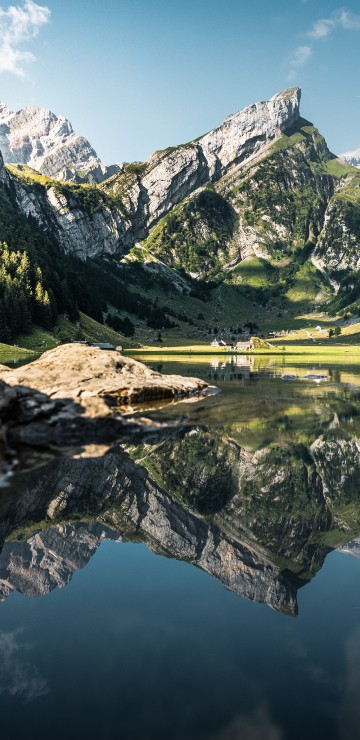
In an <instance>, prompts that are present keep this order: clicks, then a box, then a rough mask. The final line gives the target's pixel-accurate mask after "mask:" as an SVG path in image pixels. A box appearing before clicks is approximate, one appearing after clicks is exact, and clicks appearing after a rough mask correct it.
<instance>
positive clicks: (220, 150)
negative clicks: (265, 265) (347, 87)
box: [0, 88, 360, 300]
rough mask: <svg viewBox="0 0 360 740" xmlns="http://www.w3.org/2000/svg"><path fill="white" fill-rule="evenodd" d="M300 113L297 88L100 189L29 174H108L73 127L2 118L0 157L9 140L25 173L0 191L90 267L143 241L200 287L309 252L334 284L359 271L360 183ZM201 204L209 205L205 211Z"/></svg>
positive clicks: (9, 152)
mask: <svg viewBox="0 0 360 740" xmlns="http://www.w3.org/2000/svg"><path fill="white" fill-rule="evenodd" d="M299 103H300V90H299V89H298V88H293V89H290V90H287V91H284V92H283V93H279V94H278V95H275V96H274V97H273V98H271V100H269V101H266V102H262V103H257V104H255V105H252V106H249V107H247V108H245V109H243V110H241V111H239V112H238V113H235V114H233V115H231V116H228V118H226V119H225V121H223V122H222V123H221V124H220V125H219V126H217V127H216V128H215V129H213V130H212V131H210V132H209V133H208V134H206V135H205V136H202V137H200V138H199V139H196V140H194V141H191V142H189V143H188V144H185V145H181V146H176V147H169V148H168V149H165V150H163V151H159V152H155V154H154V155H153V156H152V157H151V158H150V159H149V160H148V161H147V162H145V163H142V164H141V163H140V164H139V163H137V164H131V165H127V166H124V167H123V168H122V169H121V171H119V172H117V173H116V174H114V175H113V176H112V177H109V178H108V179H107V180H106V181H105V182H102V183H101V184H100V185H99V186H97V187H90V186H82V185H75V184H74V183H68V184H66V183H60V182H58V181H57V180H56V179H44V178H43V179H41V178H39V177H38V176H37V175H36V173H32V172H31V170H28V169H27V168H25V169H24V168H23V170H22V169H21V167H22V165H21V162H22V161H26V162H27V163H28V164H30V165H31V166H32V167H35V168H37V169H40V170H41V171H42V172H45V173H46V174H47V175H49V177H50V176H51V177H57V178H59V177H60V175H61V177H63V179H70V180H71V179H73V180H74V177H73V176H72V175H71V173H70V174H69V173H66V172H65V170H66V168H67V167H68V168H70V164H69V162H70V160H71V158H72V160H73V161H75V160H76V162H77V164H76V167H78V166H79V167H80V166H83V162H82V157H83V159H84V161H85V159H87V161H91V162H92V163H93V164H91V167H95V169H96V167H98V166H100V165H98V164H96V161H95V160H96V155H95V153H94V152H93V150H92V149H91V147H90V145H89V144H88V142H85V143H84V141H83V140H82V139H81V137H77V136H76V135H75V134H74V132H73V131H72V129H71V125H70V124H69V122H68V121H66V119H62V118H61V117H60V118H57V117H56V116H55V117H54V115H53V114H51V113H50V112H49V111H44V110H43V109H25V111H21V112H20V113H19V114H13V113H12V112H11V111H10V112H9V111H8V109H6V108H4V107H3V109H2V112H1V110H0V120H3V123H2V124H1V126H0V147H1V136H3V150H4V155H5V161H7V160H8V159H9V157H11V158H12V159H14V158H15V159H16V158H17V161H18V162H20V164H18V166H17V167H13V168H12V169H11V172H7V171H5V170H4V168H3V167H2V166H1V163H0V183H2V185H3V189H6V190H7V191H9V192H10V193H11V197H12V199H13V202H15V204H16V208H18V209H19V211H20V212H21V213H22V214H25V215H27V216H32V217H33V218H35V219H36V221H37V222H38V224H39V225H40V226H41V228H43V229H45V230H46V231H47V233H50V234H51V235H52V236H53V237H54V238H55V239H56V240H57V242H58V244H59V246H60V248H62V249H63V250H64V251H65V252H66V253H69V254H73V255H76V256H78V257H80V258H81V259H86V258H87V257H96V256H101V255H107V254H110V255H116V256H118V257H121V256H126V255H127V254H128V253H129V251H130V250H131V248H132V247H133V246H134V244H135V243H137V242H139V241H144V240H145V241H144V246H145V254H149V251H151V252H152V253H154V254H155V256H156V257H159V259H160V260H161V261H162V262H163V263H164V264H165V265H166V266H168V267H175V268H176V269H177V268H179V267H180V268H182V269H185V270H186V271H187V272H188V273H190V274H191V275H192V276H195V277H199V278H202V277H206V276H209V275H210V276H212V275H214V274H215V275H216V273H217V272H219V271H228V270H232V269H233V268H234V267H235V266H237V264H238V263H240V262H242V261H243V260H244V259H246V258H247V257H250V256H254V255H255V256H256V257H260V258H265V259H267V260H269V259H272V258H274V257H281V258H287V257H288V256H290V257H291V255H293V253H294V252H296V251H298V252H299V251H301V250H304V249H305V252H306V255H308V256H309V255H310V254H311V258H312V259H313V262H314V264H315V265H316V266H317V267H319V268H320V270H321V271H322V272H326V273H328V275H330V279H331V281H332V282H333V283H334V282H336V276H334V273H336V272H339V271H340V272H344V271H345V272H349V271H357V270H358V268H359V257H358V254H359V245H360V230H359V223H360V220H359V219H360V211H359V173H358V171H357V170H356V169H353V170H351V168H350V167H349V165H348V164H347V163H346V162H345V161H344V160H337V159H336V158H335V157H334V156H333V155H331V153H330V152H329V150H328V148H327V146H326V142H325V140H324V139H323V137H322V136H321V135H320V134H319V132H318V131H317V129H316V128H315V127H314V126H313V125H312V124H310V123H309V122H307V121H304V120H303V119H301V118H300V113H299ZM1 116H2V119H1ZM4 127H5V128H4ZM9 127H10V128H11V127H12V128H11V131H10V128H9ZM27 128H28V129H29V130H30V131H31V132H32V133H31V136H29V137H28V139H29V140H28V139H27V138H26V136H25V138H24V136H23V134H24V131H25V130H27ZM8 129H9V130H8ZM1 131H2V134H1ZM11 132H12V133H11ZM22 137H23V138H22ZM36 137H37V138H36ZM35 140H36V141H37V142H38V143H37V144H36V146H35V144H34V142H35ZM24 142H25V143H24ZM44 142H45V143H44ZM11 147H12V148H11ZM15 155H16V156H15ZM94 157H95V159H94ZM60 159H62V161H63V169H62V170H61V168H60V164H59V162H60ZM89 166H90V165H89ZM71 167H72V165H71ZM64 168H65V169H64ZM79 171H80V170H78V169H77V170H76V172H77V173H79ZM89 171H90V170H89ZM69 172H70V171H69ZM59 173H60V174H59ZM107 174H109V173H107ZM76 177H77V178H78V176H77V175H76ZM75 179H76V178H75ZM78 179H79V178H78ZM80 179H81V178H80ZM98 179H99V178H96V177H94V181H98ZM209 193H210V194H211V193H212V194H213V198H212V199H211V197H210V195H209ZM214 194H215V195H216V196H217V202H215V200H214ZM200 197H203V199H204V198H205V199H206V198H207V204H205V206H204V203H202V205H201V207H200V208H199V203H200V200H199V199H200ZM169 214H171V223H169V220H168V215H169ZM176 221H177V226H178V228H177V229H176V228H174V222H175V227H176ZM153 227H156V228H153ZM149 232H150V233H149ZM306 250H307V251H306ZM308 256H307V258H308ZM240 280H241V279H240ZM319 296H320V298H319V300H320V299H321V295H320V292H319Z"/></svg>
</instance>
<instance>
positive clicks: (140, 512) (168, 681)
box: [0, 355, 360, 740]
mask: <svg viewBox="0 0 360 740" xmlns="http://www.w3.org/2000/svg"><path fill="white" fill-rule="evenodd" d="M137 359H140V360H143V361H145V362H149V364H150V365H151V366H152V367H153V368H155V369H158V370H160V371H161V372H163V373H178V374H182V375H191V376H197V377H201V378H204V379H205V380H206V381H207V382H208V383H209V384H210V385H212V386H216V387H217V389H219V390H218V391H214V392H212V393H210V394H209V395H207V396H206V397H205V398H202V399H190V400H184V401H181V402H178V403H169V404H165V403H163V404H160V403H159V404H153V405H152V406H150V407H149V406H146V407H144V408H141V409H129V410H128V411H129V413H131V414H133V415H134V414H135V415H139V416H146V417H147V418H150V419H151V420H153V421H156V422H157V423H158V424H157V427H156V429H155V430H152V429H150V430H149V432H148V433H146V434H145V435H144V437H143V438H142V439H140V440H137V441H136V443H135V442H132V441H131V440H130V442H127V443H126V444H120V443H119V444H117V445H114V446H113V447H112V448H111V449H109V450H104V451H103V453H102V454H101V451H99V450H92V449H89V450H86V452H84V454H81V455H78V456H76V457H72V458H70V457H61V458H59V459H58V460H56V461H52V462H50V463H47V464H44V465H43V466H42V467H40V468H38V469H36V470H32V471H31V472H30V473H26V474H22V475H18V476H14V478H13V479H12V482H11V485H10V486H9V487H6V488H3V489H1V491H0V536H1V547H2V550H1V554H0V602H1V603H0V708H1V726H2V737H3V738H4V740H19V738H24V737H35V738H37V740H48V738H51V740H60V738H61V739H63V738H67V740H95V738H103V739H104V740H118V739H120V738H121V739H124V740H304V739H305V738H306V739H307V740H322V738H324V739H326V740H356V739H357V738H359V736H360V735H359V732H360V730H359V728H360V710H359V692H360V590H359V579H360V537H359V535H360V466H359V451H360V365H357V364H356V363H350V362H349V363H348V364H346V363H345V362H344V364H341V363H339V362H336V363H333V364H331V363H330V362H328V363H319V362H317V361H316V359H315V358H314V359H313V360H311V364H303V363H301V362H300V361H298V360H297V359H296V358H294V359H292V360H291V359H290V358H286V360H285V359H284V358H281V357H277V358H271V357H256V356H250V355H249V356H245V355H234V356H231V355H228V356H226V357H225V356H221V357H216V356H214V355H212V356H210V357H209V356H204V357H201V356H199V357H191V356H184V357H176V358H174V357H171V356H170V357H166V358H164V357H163V356H162V357H156V356H154V355H152V356H151V358H149V357H146V356H143V357H141V356H139V357H138V358H137Z"/></svg>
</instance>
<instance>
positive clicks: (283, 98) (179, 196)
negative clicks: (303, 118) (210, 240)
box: [103, 88, 300, 238]
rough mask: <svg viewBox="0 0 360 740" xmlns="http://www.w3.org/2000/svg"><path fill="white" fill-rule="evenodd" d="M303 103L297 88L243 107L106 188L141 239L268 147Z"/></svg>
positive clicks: (121, 175) (297, 115) (154, 156)
mask: <svg viewBox="0 0 360 740" xmlns="http://www.w3.org/2000/svg"><path fill="white" fill-rule="evenodd" d="M299 105H300V90H299V88H293V89H291V90H287V91H285V92H283V93H279V94H278V95H275V96H274V97H273V98H271V100H269V101H267V102H264V103H257V104H255V105H251V106H249V107H247V108H244V109H243V110H241V111H239V112H238V113H235V114H233V115H231V116H228V118H226V119H225V121H223V123H221V124H220V125H219V126H217V127H216V128H215V129H213V130H212V131H210V132H209V133H208V134H206V135H205V136H202V137H200V138H199V139H197V140H196V141H193V142H189V143H188V144H185V145H183V146H177V147H170V148H169V149H165V150H164V151H161V152H156V153H155V154H154V155H153V156H152V157H151V158H150V160H149V161H148V162H146V163H145V164H144V165H141V166H140V168H139V169H138V170H136V169H134V168H132V169H131V168H127V169H125V171H124V173H121V174H120V175H118V176H116V177H114V178H113V180H110V181H109V182H107V183H106V184H104V186H103V187H104V190H105V191H106V192H110V193H112V194H113V195H115V196H119V197H123V198H124V201H125V204H126V205H127V209H128V212H129V213H130V212H131V213H132V214H133V217H134V220H135V228H136V231H137V234H138V238H139V237H140V236H141V233H142V232H143V234H145V232H146V231H147V230H148V229H149V228H150V227H151V225H152V224H154V223H155V222H156V221H158V220H159V218H161V216H163V215H164V214H165V213H168V212H169V211H170V210H171V209H172V208H173V207H174V206H175V205H176V204H177V203H180V202H181V201H182V200H183V199H184V198H186V197H187V196H188V195H190V194H191V193H192V192H194V191H195V190H196V189H197V188H199V187H201V186H202V185H205V184H206V183H213V182H216V181H218V180H219V179H220V178H222V177H223V176H224V175H225V174H226V173H227V172H229V171H230V170H232V169H233V168H235V167H236V166H238V165H239V164H242V163H245V162H246V161H248V160H250V159H251V157H253V156H255V155H257V154H258V153H259V152H261V151H263V150H264V149H266V147H267V146H268V145H269V143H271V142H272V141H274V140H275V139H277V138H279V137H280V136H281V134H282V132H283V131H285V130H286V129H289V128H290V127H291V126H292V125H293V124H294V123H295V122H296V121H297V120H298V118H299Z"/></svg>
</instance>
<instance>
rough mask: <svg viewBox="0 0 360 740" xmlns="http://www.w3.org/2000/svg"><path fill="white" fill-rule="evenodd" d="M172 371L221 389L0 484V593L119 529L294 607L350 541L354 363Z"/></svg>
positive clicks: (275, 604) (30, 586)
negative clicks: (147, 426) (156, 426)
mask: <svg viewBox="0 0 360 740" xmlns="http://www.w3.org/2000/svg"><path fill="white" fill-rule="evenodd" d="M153 364H154V365H155V367H157V368H158V364H157V363H153ZM160 369H161V370H162V371H164V370H165V371H168V372H173V371H174V367H173V365H172V363H171V362H167V363H164V362H163V363H161V368H160ZM175 371H176V372H183V373H184V374H185V373H188V374H191V375H194V374H198V375H202V376H203V377H205V379H209V380H210V381H211V382H212V383H216V384H217V385H219V386H220V387H221V389H222V393H221V394H219V395H216V396H212V397H209V398H206V399H204V400H203V401H201V402H199V403H197V404H192V403H190V402H183V403H181V404H178V405H169V406H167V407H164V408H163V409H160V410H159V411H154V412H153V413H152V417H153V418H155V419H156V420H165V421H166V420H171V421H172V422H173V421H174V419H177V421H178V422H179V423H178V426H177V427H176V428H174V427H171V428H164V429H162V430H161V431H159V432H156V433H152V434H148V435H147V436H144V438H143V439H142V440H141V441H137V443H136V444H134V445H132V446H131V445H127V446H126V449H124V447H122V446H120V445H117V446H115V447H114V448H113V449H112V450H111V451H110V452H108V453H107V454H106V455H104V456H102V457H96V458H88V457H86V458H77V459H66V458H65V459H60V460H56V461H54V462H52V463H50V464H48V465H45V466H44V467H42V468H41V469H40V470H36V471H33V472H31V473H28V474H26V475H25V474H24V475H22V476H18V478H15V479H14V481H13V484H12V485H11V487H10V488H9V489H5V490H4V491H3V492H2V493H1V498H0V538H1V545H2V552H1V555H0V599H1V600H4V599H5V598H6V597H7V596H9V595H10V594H11V593H12V592H13V591H18V592H20V593H23V594H27V595H29V596H40V595H43V594H46V593H49V592H50V591H51V590H52V589H54V588H55V587H56V586H60V587H61V586H65V585H66V584H67V583H69V581H70V579H71V577H72V575H73V573H74V572H75V571H76V570H78V569H79V568H82V567H84V566H85V565H86V564H87V562H88V561H89V560H90V558H91V557H92V555H93V554H94V553H95V552H96V549H97V548H98V546H99V545H100V544H101V542H102V541H103V540H104V539H119V540H124V539H125V540H130V541H139V540H140V541H142V542H145V543H146V544H147V545H148V547H149V548H150V549H151V550H152V551H153V552H155V553H158V554H161V555H165V556H167V557H173V558H176V559H179V560H184V561H187V562H189V563H192V564H194V565H196V566H198V567H199V568H201V569H202V570H204V571H206V572H207V573H209V574H210V575H212V576H213V577H215V578H216V579H218V580H219V581H220V582H221V583H222V584H223V585H224V586H225V587H226V588H227V589H229V590H231V591H233V592H234V593H236V594H238V595H240V596H242V597H245V598H246V599H250V600H254V601H257V602H259V603H266V604H268V605H269V606H271V607H272V608H274V609H276V610H278V611H280V612H283V613H284V614H286V615H295V614H296V613H297V590H298V589H299V588H300V587H301V586H303V585H305V584H306V583H308V582H309V581H310V579H311V578H312V577H313V576H314V575H315V574H316V572H317V571H318V570H319V569H320V568H321V567H322V565H323V563H324V560H325V557H326V555H327V554H328V553H329V552H330V551H331V550H332V549H333V548H334V547H338V546H343V545H345V543H346V542H348V541H349V540H353V539H355V538H356V537H357V535H358V534H359V532H360V506H359V503H360V501H359V483H360V468H359V445H360V429H359V418H360V416H359V410H360V399H359V388H360V375H359V369H356V368H355V369H354V368H353V369H350V370H349V369H338V368H331V367H330V368H328V367H327V368H320V369H319V368H316V367H315V368H310V369H309V368H302V367H295V368H294V367H289V366H287V367H285V368H284V367H277V366H273V367H267V368H263V367H261V365H260V366H259V365H258V364H257V363H256V361H255V358H254V357H249V358H248V357H237V358H234V359H233V361H230V362H224V361H223V359H219V360H216V359H211V360H210V361H208V362H204V363H203V364H200V365H199V364H194V363H193V364H192V363H190V364H189V365H184V364H183V365H181V366H180V368H179V364H178V365H177V366H176V368H175ZM319 377H321V379H322V380H324V381H325V382H324V383H321V384H320V383H319V384H317V383H314V381H316V380H318V379H319Z"/></svg>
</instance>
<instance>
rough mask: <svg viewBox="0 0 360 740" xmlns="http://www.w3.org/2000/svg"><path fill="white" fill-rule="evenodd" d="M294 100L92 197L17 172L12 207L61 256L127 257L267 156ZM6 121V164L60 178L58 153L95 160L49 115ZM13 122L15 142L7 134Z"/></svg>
mask: <svg viewBox="0 0 360 740" xmlns="http://www.w3.org/2000/svg"><path fill="white" fill-rule="evenodd" d="M299 101H300V90H299V89H298V88H294V89H292V90H289V91H285V92H284V93H280V94H278V95H275V96H274V97H273V98H272V99H271V100H270V101H267V102H265V103H257V104H256V105H252V106H249V107H248V108H245V109H244V110H242V111H240V112H239V113H236V114H234V115H232V116H229V117H228V118H227V119H226V120H225V121H224V122H223V123H222V124H221V125H220V126H218V127H217V128H215V129H214V130H213V131H211V132H210V133H208V134H206V135H205V136H203V137H201V138H200V139H198V140H197V141H194V142H190V143H189V144H185V145H183V146H178V147H173V148H169V149H165V150H164V151H161V152H157V153H155V154H154V155H153V156H152V157H151V158H150V159H149V161H148V162H146V163H144V164H140V165H129V166H127V167H125V168H124V169H123V170H122V171H121V172H120V173H119V174H117V175H114V176H113V177H112V178H110V179H109V180H108V181H107V182H106V183H104V184H103V186H102V187H101V189H95V188H93V189H92V190H91V192H90V191H89V190H81V188H77V189H76V188H71V187H70V186H68V187H66V186H61V185H60V184H59V183H56V182H55V181H54V182H51V180H49V181H48V182H46V183H41V182H39V180H36V178H35V179H34V178H31V175H29V173H26V172H25V173H22V172H21V169H18V170H17V171H16V170H14V171H13V172H12V174H11V175H10V178H11V182H12V184H13V188H14V190H15V192H16V202H17V205H18V207H19V209H20V211H21V212H22V213H25V214H26V215H31V216H33V217H34V218H35V219H36V220H37V221H38V223H39V224H40V225H41V226H43V227H44V228H46V229H47V230H49V229H50V230H51V231H52V232H53V234H54V236H55V237H56V238H57V240H58V242H59V244H60V246H61V248H62V249H64V251H66V252H69V253H72V254H76V255H77V256H80V257H82V258H86V257H89V256H91V257H92V256H96V255H99V254H106V253H110V254H119V255H121V254H124V253H126V252H127V251H128V250H129V249H130V248H131V246H133V244H134V243H135V242H136V241H138V240H139V239H143V238H144V237H146V236H147V234H148V231H149V229H150V228H151V226H152V225H153V224H155V223H156V222H157V221H158V220H159V219H160V218H161V217H162V216H163V215H164V214H166V213H169V211H171V209H172V208H173V207H174V206H175V205H176V204H177V203H179V202H181V201H182V200H183V199H184V198H186V197H187V196H189V195H190V194H191V193H193V192H194V191H195V190H197V189H198V188H199V187H201V186H203V185H206V184H207V183H209V182H210V183H212V182H216V181H218V180H219V179H220V178H221V177H223V176H224V175H225V174H226V173H228V172H230V171H231V170H232V169H233V168H235V167H237V166H239V165H240V164H242V163H246V162H247V161H249V160H250V159H251V158H252V157H253V156H257V155H259V153H260V152H262V151H265V150H266V148H267V146H268V145H269V144H270V143H271V142H273V141H275V140H276V139H277V138H279V137H280V136H281V134H282V132H283V131H284V130H286V129H288V128H289V127H291V126H292V125H293V124H294V123H295V122H296V120H297V119H298V117H299ZM14 116H15V118H13V117H14ZM3 118H4V123H3V127H5V128H3V143H1V138H0V148H1V146H2V147H3V152H4V159H5V161H9V160H10V159H11V160H12V161H14V159H15V161H17V162H20V163H21V162H24V161H26V163H27V164H29V165H30V166H31V167H33V168H34V169H38V170H40V171H42V172H44V173H45V174H47V175H49V176H50V177H57V178H59V177H60V174H59V173H60V165H59V157H60V155H61V156H63V154H62V153H61V152H62V148H64V147H65V149H66V156H65V154H64V156H63V159H64V161H65V160H66V161H67V157H68V156H69V157H70V154H71V156H74V157H75V159H76V156H77V154H76V152H77V149H78V148H79V151H83V152H84V158H85V159H86V157H88V159H89V158H90V159H91V157H94V153H92V151H93V150H91V151H90V150H88V149H87V148H86V147H85V145H84V144H83V143H81V142H79V141H78V138H79V137H76V135H75V134H74V133H73V132H72V129H71V126H70V124H69V123H68V122H67V121H66V120H65V119H57V118H56V117H54V116H53V114H50V113H49V112H45V113H44V112H43V113H41V114H40V113H37V114H36V115H35V112H34V111H33V109H31V110H30V111H28V113H26V112H21V115H20V114H19V115H18V114H9V113H8V111H5V112H3ZM11 122H12V125H13V126H14V132H13V138H11V137H10V129H9V131H8V128H9V127H10V124H11ZM16 122H17V124H16V126H15V123H16ZM23 125H25V126H30V125H31V126H32V127H33V128H32V130H33V132H34V136H35V135H36V136H37V137H38V140H39V142H40V143H39V145H36V146H35V145H34V147H33V145H32V141H33V140H32V139H31V140H30V143H28V142H27V143H26V147H25V150H26V151H25V150H24V149H23V145H22V144H21V141H22V139H21V136H22V134H21V131H22V130H23V129H22V126H23ZM16 132H17V133H16ZM9 137H10V138H9ZM16 137H17V138H16ZM44 137H45V138H46V137H50V139H48V138H46V141H47V142H51V146H50V143H49V144H48V145H47V147H45V144H44ZM61 137H63V138H62V139H61ZM60 139H61V142H62V143H61V146H60V144H59V141H60ZM9 142H10V143H11V145H12V146H13V149H11V147H10V143H9ZM54 142H55V143H54ZM29 147H30V148H29ZM84 147H85V148H84ZM15 154H16V156H15ZM81 156H82V155H81ZM79 157H80V154H79ZM80 158H81V157H80ZM79 164H80V165H81V162H80V163H79ZM64 166H65V167H67V166H68V165H67V164H65V165H64ZM77 166H78V165H76V167H77ZM63 169H64V168H63ZM63 169H62V170H61V172H62V174H64V172H63ZM65 174H66V173H65ZM63 179H69V178H66V177H65V178H63Z"/></svg>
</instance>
